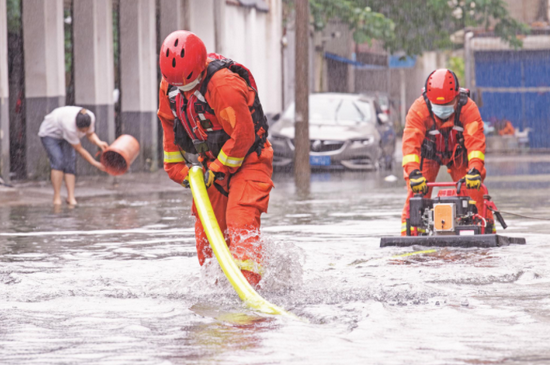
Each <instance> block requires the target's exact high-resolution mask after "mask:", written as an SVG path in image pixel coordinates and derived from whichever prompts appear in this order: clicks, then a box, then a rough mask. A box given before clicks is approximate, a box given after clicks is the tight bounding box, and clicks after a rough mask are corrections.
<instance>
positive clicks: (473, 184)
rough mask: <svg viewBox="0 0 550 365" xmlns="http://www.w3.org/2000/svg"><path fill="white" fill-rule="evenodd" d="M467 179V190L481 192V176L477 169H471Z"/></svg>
mask: <svg viewBox="0 0 550 365" xmlns="http://www.w3.org/2000/svg"><path fill="white" fill-rule="evenodd" d="M465 179H466V188H467V189H477V190H479V188H481V174H480V172H479V171H478V170H477V169H476V168H475V167H473V168H471V169H470V171H468V173H467V174H466V176H465Z"/></svg>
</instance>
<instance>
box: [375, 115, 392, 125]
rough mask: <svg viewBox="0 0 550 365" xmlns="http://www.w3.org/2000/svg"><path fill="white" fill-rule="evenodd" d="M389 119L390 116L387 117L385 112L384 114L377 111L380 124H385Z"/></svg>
mask: <svg viewBox="0 0 550 365" xmlns="http://www.w3.org/2000/svg"><path fill="white" fill-rule="evenodd" d="M389 121H390V118H388V115H387V114H384V113H379V114H378V122H379V123H380V124H386V123H387V122H389Z"/></svg>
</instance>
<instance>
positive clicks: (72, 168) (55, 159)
mask: <svg viewBox="0 0 550 365" xmlns="http://www.w3.org/2000/svg"><path fill="white" fill-rule="evenodd" d="M94 124H95V115H94V113H92V112H91V111H89V110H86V109H84V108H81V107H79V106H63V107H60V108H57V109H55V110H54V111H52V112H51V113H50V114H48V115H46V116H45V117H44V121H43V122H42V124H41V125H40V130H39V132H38V136H39V137H40V139H41V141H42V145H43V146H44V148H45V149H46V152H47V153H48V157H49V158H50V166H51V169H52V171H51V179H52V186H53V194H54V195H53V203H54V205H60V204H61V203H62V202H61V195H60V192H61V184H62V182H63V178H65V186H66V187H67V203H68V204H70V205H76V199H75V197H74V187H75V181H76V153H75V151H76V152H78V153H79V154H80V155H81V156H82V157H83V158H84V159H85V160H86V161H88V162H89V163H90V164H91V165H92V166H95V167H96V168H98V169H99V170H101V171H105V167H104V166H103V165H102V164H101V163H99V162H98V161H96V160H95V159H94V158H93V157H92V155H90V153H89V152H88V151H86V150H85V149H84V147H82V145H81V144H80V139H81V138H82V137H84V136H86V137H87V138H88V140H89V141H90V142H92V143H93V144H95V145H96V146H98V147H99V148H101V150H102V151H105V150H106V149H107V148H108V147H109V145H108V144H107V143H106V142H104V141H102V140H100V139H99V137H98V136H97V135H96V134H95V132H94Z"/></svg>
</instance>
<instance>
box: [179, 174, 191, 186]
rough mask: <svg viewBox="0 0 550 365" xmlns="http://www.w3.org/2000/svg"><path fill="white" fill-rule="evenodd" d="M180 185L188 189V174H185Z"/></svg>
mask: <svg viewBox="0 0 550 365" xmlns="http://www.w3.org/2000/svg"><path fill="white" fill-rule="evenodd" d="M181 185H182V186H183V187H184V188H187V189H189V188H190V187H191V185H190V184H189V174H187V176H186V177H185V179H183V182H182V183H181Z"/></svg>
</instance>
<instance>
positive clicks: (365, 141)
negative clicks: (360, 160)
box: [351, 136, 374, 148]
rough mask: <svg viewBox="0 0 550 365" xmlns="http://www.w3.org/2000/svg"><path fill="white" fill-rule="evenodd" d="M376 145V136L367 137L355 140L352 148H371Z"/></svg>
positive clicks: (352, 142)
mask: <svg viewBox="0 0 550 365" xmlns="http://www.w3.org/2000/svg"><path fill="white" fill-rule="evenodd" d="M373 143H374V136H370V137H365V138H361V139H354V140H352V141H351V148H360V147H364V146H369V145H371V144H373Z"/></svg>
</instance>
